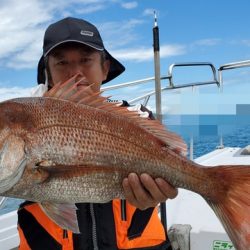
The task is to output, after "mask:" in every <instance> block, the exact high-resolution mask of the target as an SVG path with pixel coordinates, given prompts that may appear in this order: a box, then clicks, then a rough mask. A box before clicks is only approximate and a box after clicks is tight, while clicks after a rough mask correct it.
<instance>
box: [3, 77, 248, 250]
mask: <svg viewBox="0 0 250 250" xmlns="http://www.w3.org/2000/svg"><path fill="white" fill-rule="evenodd" d="M74 79H75V78H72V79H70V80H69V81H67V82H66V83H64V84H63V85H60V86H59V85H56V86H55V87H54V88H53V89H52V90H51V91H50V92H48V93H47V94H46V96H45V97H40V98H39V97H36V98H35V97H34V98H20V99H13V100H9V101H5V102H2V103H1V104H0V194H1V195H2V196H9V197H18V198H23V199H26V200H31V201H36V202H39V203H40V204H41V206H42V208H43V209H44V211H45V212H46V213H47V214H48V215H49V216H50V218H52V219H53V220H54V221H55V222H56V223H58V224H59V225H60V226H62V227H64V228H67V229H71V230H73V231H74V232H77V231H78V225H77V220H76V213H75V206H74V203H77V202H106V201H109V200H112V199H115V198H122V199H123V198H124V195H123V189H122V185H121V183H122V180H123V178H124V177H126V176H127V175H128V174H129V173H130V172H136V173H137V174H141V173H148V174H150V175H151V176H153V177H154V178H157V177H162V178H164V179H165V180H167V181H168V182H169V183H170V184H172V185H173V186H175V187H181V188H185V189H188V190H191V191H194V192H196V193H198V194H200V195H202V196H203V197H204V199H205V200H206V201H207V202H208V203H209V205H210V206H211V207H212V208H213V210H214V211H215V213H216V214H217V216H218V217H219V219H220V220H221V222H222V224H223V225H224V228H225V229H226V231H227V233H228V235H229V237H230V238H231V240H232V241H233V243H234V245H235V247H236V248H237V249H238V250H247V249H249V246H250V166H218V167H204V166H199V165H198V164H196V163H194V162H192V161H190V160H188V159H187V158H186V157H185V156H184V155H183V153H185V151H186V145H185V143H184V142H183V141H182V140H181V139H180V138H179V136H177V135H175V134H173V133H171V132H169V131H166V130H165V128H164V127H163V126H162V125H161V124H160V123H159V122H157V121H152V120H147V119H143V118H139V117H138V115H137V114H135V113H133V112H129V111H126V110H125V109H124V108H121V107H116V106H115V105H114V104H110V103H107V102H105V101H104V100H105V98H103V97H101V96H100V95H99V93H92V91H91V87H83V86H81V87H80V88H78V87H77V86H78V85H79V83H75V84H74Z"/></svg>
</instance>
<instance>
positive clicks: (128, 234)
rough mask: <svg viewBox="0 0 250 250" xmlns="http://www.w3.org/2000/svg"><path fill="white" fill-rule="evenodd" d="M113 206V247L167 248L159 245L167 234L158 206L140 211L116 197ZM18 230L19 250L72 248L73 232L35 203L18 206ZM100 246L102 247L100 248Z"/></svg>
mask: <svg viewBox="0 0 250 250" xmlns="http://www.w3.org/2000/svg"><path fill="white" fill-rule="evenodd" d="M122 203H123V204H122ZM112 209H113V211H112V212H113V213H112V214H113V217H114V218H113V219H114V225H115V229H114V233H115V238H116V249H145V248H148V247H155V248H154V249H166V247H164V248H162V247H161V246H163V245H164V246H166V245H165V244H166V236H165V230H164V228H163V226H162V224H161V221H160V219H159V217H158V212H157V208H154V209H153V208H152V209H151V210H148V211H146V210H145V211H140V210H139V209H136V208H135V207H133V206H131V205H130V204H128V203H127V202H126V201H121V200H118V199H117V200H113V201H112ZM31 218H32V219H31ZM34 219H35V220H34ZM111 226H112V225H111ZM98 230H100V229H98ZM18 231H19V236H20V246H19V249H20V250H29V249H35V250H36V249H53V250H54V249H55V250H57V249H62V250H70V249H74V237H73V236H74V234H72V232H71V231H68V230H63V229H62V228H60V227H59V226H58V225H56V224H55V223H54V222H53V221H52V220H50V219H49V218H48V217H47V216H46V214H45V213H44V212H43V210H42V209H41V208H40V206H39V205H38V204H37V203H31V204H27V205H24V206H23V207H21V208H20V209H19V211H18ZM103 233H105V232H102V234H103ZM76 248H77V247H76ZM77 249H78V248H77ZM100 249H101V250H104V249H105V248H104V247H100ZM108 249H110V248H108Z"/></svg>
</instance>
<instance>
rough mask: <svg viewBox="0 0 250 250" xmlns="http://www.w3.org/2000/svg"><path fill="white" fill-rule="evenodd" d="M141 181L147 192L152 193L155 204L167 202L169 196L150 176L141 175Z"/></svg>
mask: <svg viewBox="0 0 250 250" xmlns="http://www.w3.org/2000/svg"><path fill="white" fill-rule="evenodd" d="M140 180H141V182H142V184H143V186H144V188H146V190H147V191H148V192H149V193H150V196H151V197H152V200H154V201H155V203H159V202H164V201H166V199H167V198H168V196H167V195H166V194H165V193H163V192H162V191H161V189H160V188H159V187H158V185H157V183H156V182H155V180H154V179H153V178H152V177H151V176H150V175H148V174H141V176H140Z"/></svg>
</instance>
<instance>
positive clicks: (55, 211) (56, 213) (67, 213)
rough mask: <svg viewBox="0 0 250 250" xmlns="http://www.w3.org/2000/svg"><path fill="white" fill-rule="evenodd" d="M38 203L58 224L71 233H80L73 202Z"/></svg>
mask: <svg viewBox="0 0 250 250" xmlns="http://www.w3.org/2000/svg"><path fill="white" fill-rule="evenodd" d="M39 205H40V207H41V208H42V210H43V211H44V212H45V214H46V215H47V216H48V217H49V218H50V219H51V220H52V221H54V222H55V223H56V224H57V225H58V226H60V227H61V228H63V229H66V230H70V231H72V232H73V233H80V230H79V226H78V221H77V214H76V210H77V207H76V205H75V204H69V203H52V202H42V203H39Z"/></svg>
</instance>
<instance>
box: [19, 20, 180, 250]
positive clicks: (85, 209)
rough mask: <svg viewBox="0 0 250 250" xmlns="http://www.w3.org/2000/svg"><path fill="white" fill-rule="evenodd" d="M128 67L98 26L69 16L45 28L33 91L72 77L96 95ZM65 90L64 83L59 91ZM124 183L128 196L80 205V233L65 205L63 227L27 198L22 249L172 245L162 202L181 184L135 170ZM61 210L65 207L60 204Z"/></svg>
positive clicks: (41, 91)
mask: <svg viewBox="0 0 250 250" xmlns="http://www.w3.org/2000/svg"><path fill="white" fill-rule="evenodd" d="M124 70H125V68H124V67H123V65H122V64H121V63H120V62H118V61H117V60H116V59H115V58H113V57H112V56H111V55H110V54H109V53H108V51H107V50H106V49H105V48H104V45H103V42H102V39H101V37H100V34H99V32H98V30H97V29H96V27H95V26H93V25H92V24H91V23H89V22H86V21H84V20H81V19H76V18H71V17H69V18H65V19H63V20H60V21H58V22H56V23H53V24H52V25H50V26H49V27H48V29H47V30H46V32H45V36H44V45H43V56H42V57H41V59H40V61H39V65H38V83H44V84H39V86H38V88H37V89H36V91H35V92H34V96H42V95H45V96H46V93H47V91H48V90H50V89H52V90H53V87H54V86H55V85H57V84H62V83H64V82H67V81H71V82H72V86H73V85H74V84H75V83H77V82H78V84H77V85H75V88H77V91H80V90H81V89H83V90H84V91H85V90H86V91H85V92H86V95H88V90H89V95H90V96H91V93H93V92H94V93H96V92H99V91H100V86H101V84H104V83H106V82H108V81H110V80H112V79H114V78H115V77H117V76H118V75H120V74H121V73H122V72H123V71H124ZM69 79H70V80H69ZM93 83H94V85H93ZM63 91H65V89H64V88H63V86H62V87H61V89H57V93H56V94H55V95H58V93H59V94H60V93H62V92H63ZM50 96H52V97H53V94H50ZM92 98H93V97H92ZM65 133H67V131H66V130H65ZM52 136H53V135H52ZM76 146H77V145H76ZM48 165H50V162H46V161H45V162H41V164H40V165H39V166H42V167H45V168H46V166H48ZM93 168H94V167H93ZM90 171H91V170H90ZM41 172H42V171H40V172H39V174H41ZM41 176H42V177H41V179H42V180H43V178H44V179H46V178H47V175H46V174H44V175H41ZM111 178H112V175H111ZM122 187H123V192H124V195H125V199H124V200H120V199H115V200H113V201H109V202H106V203H77V204H76V207H77V210H76V212H77V221H78V225H79V232H80V233H72V231H77V230H74V229H75V227H74V226H73V227H71V229H72V230H68V229H69V228H70V226H69V225H68V224H66V225H65V224H64V223H63V222H62V220H64V218H66V219H65V220H67V221H68V220H70V219H71V218H68V217H70V215H69V214H68V212H67V211H66V209H65V213H64V214H63V213H62V214H63V215H62V217H63V216H65V217H64V218H59V219H57V220H56V222H57V223H58V221H61V224H60V226H58V225H57V224H56V223H55V222H54V221H53V219H51V217H52V218H54V216H49V217H48V216H47V215H48V214H50V213H49V212H48V211H49V210H50V209H48V208H46V209H45V211H46V213H45V212H44V207H45V206H44V207H41V206H40V205H39V204H38V203H33V202H25V203H24V204H22V205H21V207H20V209H19V211H18V230H19V235H20V249H21V250H23V249H101V250H105V249H146V248H147V249H148V248H149V247H152V248H150V249H171V246H170V245H169V242H168V240H167V239H166V233H165V231H164V228H163V226H162V224H161V222H160V220H159V218H158V213H157V205H158V204H159V203H160V202H165V201H166V200H167V199H168V198H174V197H175V196H176V195H177V189H175V188H173V187H172V186H171V185H170V184H168V183H167V182H166V181H164V180H163V179H162V178H155V179H154V178H153V177H151V176H150V175H149V174H146V173H142V174H140V175H137V174H136V173H133V172H131V173H129V174H128V175H127V176H124V179H123V181H122ZM75 188H77V187H75ZM62 192H63V191H62ZM53 209H54V208H53ZM59 211H60V213H61V212H62V211H61V208H59ZM58 216H60V215H58ZM67 223H68V222H67Z"/></svg>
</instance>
